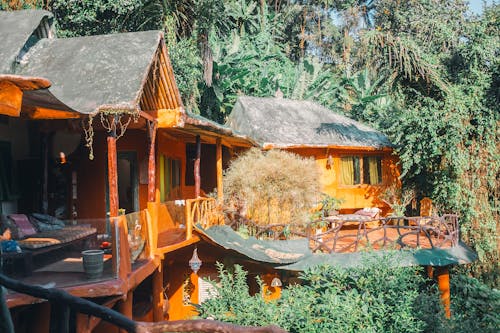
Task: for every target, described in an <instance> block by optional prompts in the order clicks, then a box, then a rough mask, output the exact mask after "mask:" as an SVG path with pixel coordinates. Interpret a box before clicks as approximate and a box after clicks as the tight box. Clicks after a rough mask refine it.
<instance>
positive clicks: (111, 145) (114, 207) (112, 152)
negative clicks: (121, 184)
mask: <svg viewBox="0 0 500 333" xmlns="http://www.w3.org/2000/svg"><path fill="white" fill-rule="evenodd" d="M112 121H113V122H116V119H115V118H113V120H112ZM113 128H115V127H113ZM116 160H117V157H116V132H115V131H111V133H109V135H108V189H109V216H110V217H116V216H118V205H119V202H118V167H117V164H116Z"/></svg>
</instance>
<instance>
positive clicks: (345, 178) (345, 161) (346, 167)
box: [340, 156, 354, 185]
mask: <svg viewBox="0 0 500 333" xmlns="http://www.w3.org/2000/svg"><path fill="white" fill-rule="evenodd" d="M340 175H341V178H342V184H344V185H354V160H353V157H352V156H348V157H342V158H341V159H340Z"/></svg>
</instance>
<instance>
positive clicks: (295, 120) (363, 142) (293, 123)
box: [226, 96, 391, 149]
mask: <svg viewBox="0 0 500 333" xmlns="http://www.w3.org/2000/svg"><path fill="white" fill-rule="evenodd" d="M226 124H227V125H228V126H230V127H231V128H233V129H234V130H236V131H238V132H240V133H242V134H244V135H247V136H249V137H250V138H252V139H254V140H255V141H257V142H258V143H259V145H260V146H261V147H263V148H294V147H295V148H297V147H370V148H375V149H381V148H384V147H391V143H390V142H389V140H388V139H387V137H386V136H384V135H383V134H382V133H380V132H378V131H377V130H375V129H373V128H371V127H369V126H366V125H364V124H362V123H360V122H357V121H355V120H352V119H350V118H348V117H345V116H343V115H340V114H338V113H335V112H333V111H331V110H329V109H327V108H325V107H323V106H321V105H319V104H317V103H314V102H310V101H296V100H290V99H285V98H274V97H265V98H262V97H248V96H242V97H239V98H238V100H237V101H236V104H235V105H234V108H233V111H232V112H231V114H230V115H229V117H228V121H227V123H226Z"/></svg>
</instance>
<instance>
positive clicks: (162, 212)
mask: <svg viewBox="0 0 500 333" xmlns="http://www.w3.org/2000/svg"><path fill="white" fill-rule="evenodd" d="M149 211H150V213H151V216H156V219H157V222H158V223H157V224H156V228H157V230H156V234H157V235H158V237H157V240H156V253H157V254H160V255H162V254H165V253H168V252H170V251H173V250H176V249H178V248H181V247H184V246H186V245H189V244H192V243H195V242H197V241H198V240H199V238H198V236H196V235H195V234H193V229H194V226H196V225H200V226H201V227H202V228H204V229H206V228H209V227H211V226H213V225H220V224H224V216H223V214H222V210H221V207H220V206H219V205H218V203H217V200H216V199H214V198H197V199H187V200H175V201H168V202H165V203H161V204H159V203H150V207H149ZM153 220H154V218H153ZM153 228H155V224H154V223H153Z"/></svg>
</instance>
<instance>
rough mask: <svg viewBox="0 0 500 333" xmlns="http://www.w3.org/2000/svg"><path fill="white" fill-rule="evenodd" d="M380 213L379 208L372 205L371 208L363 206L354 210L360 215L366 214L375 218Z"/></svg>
mask: <svg viewBox="0 0 500 333" xmlns="http://www.w3.org/2000/svg"><path fill="white" fill-rule="evenodd" d="M379 213H380V208H377V207H373V208H363V209H360V210H357V211H356V212H354V214H356V215H361V216H368V217H371V218H376V217H377V215H378V214H379Z"/></svg>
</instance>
